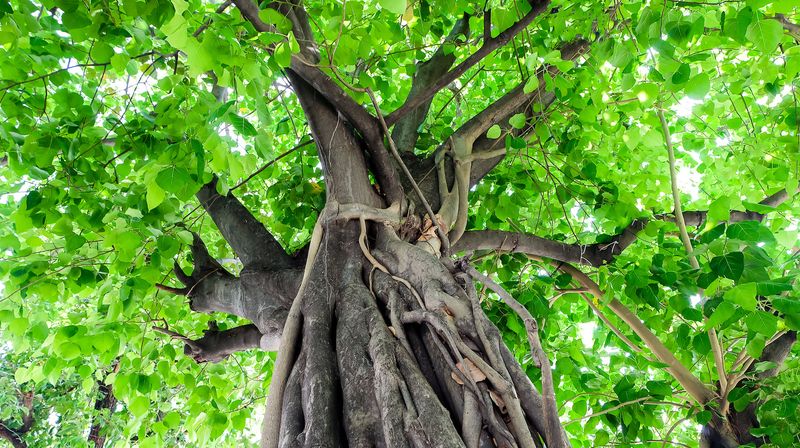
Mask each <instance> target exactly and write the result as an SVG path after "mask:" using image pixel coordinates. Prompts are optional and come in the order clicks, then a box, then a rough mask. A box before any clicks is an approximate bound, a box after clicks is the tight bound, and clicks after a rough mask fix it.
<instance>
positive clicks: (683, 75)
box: [672, 64, 692, 84]
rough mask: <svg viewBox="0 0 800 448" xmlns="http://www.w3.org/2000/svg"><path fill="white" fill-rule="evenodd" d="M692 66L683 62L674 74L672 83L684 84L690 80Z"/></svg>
mask: <svg viewBox="0 0 800 448" xmlns="http://www.w3.org/2000/svg"><path fill="white" fill-rule="evenodd" d="M691 72H692V70H691V68H690V67H689V64H681V65H680V66H679V67H678V70H676V71H675V73H673V74H672V83H673V84H683V83H685V82H686V81H688V80H689V76H690V75H691Z"/></svg>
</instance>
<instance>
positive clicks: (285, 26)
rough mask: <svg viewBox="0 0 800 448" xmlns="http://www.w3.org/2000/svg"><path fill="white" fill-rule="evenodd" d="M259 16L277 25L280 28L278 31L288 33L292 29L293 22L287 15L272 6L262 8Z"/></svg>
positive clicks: (266, 21) (265, 21)
mask: <svg viewBox="0 0 800 448" xmlns="http://www.w3.org/2000/svg"><path fill="white" fill-rule="evenodd" d="M258 18H259V19H261V20H262V21H263V22H264V23H269V24H272V25H275V27H276V28H278V31H280V32H281V33H284V34H286V33H288V32H289V31H291V30H292V22H291V21H289V19H287V18H286V16H285V15H283V14H281V13H280V12H278V11H276V10H274V9H272V8H267V9H262V10H261V11H259V12H258Z"/></svg>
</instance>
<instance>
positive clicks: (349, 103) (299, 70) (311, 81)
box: [234, 0, 403, 204]
mask: <svg viewBox="0 0 800 448" xmlns="http://www.w3.org/2000/svg"><path fill="white" fill-rule="evenodd" d="M234 3H235V4H236V6H237V8H239V11H240V12H241V13H242V16H243V17H244V18H245V19H247V20H248V21H249V22H250V23H251V24H252V25H253V27H254V28H255V29H256V31H259V32H264V31H271V30H272V27H271V26H269V25H267V24H266V23H264V22H263V21H262V20H261V19H260V18H259V17H258V12H259V10H258V6H257V5H256V4H255V3H253V2H252V1H251V0H234ZM290 67H291V68H290V69H289V70H287V74H288V75H290V76H289V79H290V80H292V79H294V80H293V81H291V82H292V85H293V86H294V87H295V91H296V92H297V90H298V85H297V81H298V77H299V78H300V79H302V80H303V81H305V82H306V83H307V84H308V85H310V86H311V87H313V89H314V90H316V91H317V92H318V93H319V94H321V95H322V96H323V97H325V99H326V100H327V101H328V103H329V104H330V106H332V107H333V109H334V110H335V111H336V112H341V113H342V115H344V116H345V117H346V118H347V120H348V121H350V123H352V125H353V126H354V127H355V128H356V129H357V130H358V131H359V132H360V133H361V134H362V135H363V136H364V140H365V141H366V146H367V150H368V152H369V155H370V157H371V159H372V162H373V169H374V170H375V175H376V178H377V180H378V183H379V185H380V187H381V191H382V192H383V194H384V195H386V198H387V200H388V202H389V203H390V204H391V203H395V202H401V201H402V200H403V187H402V185H401V183H400V179H399V176H398V175H397V172H396V170H395V169H394V166H393V165H392V163H391V160H390V159H389V154H388V151H387V150H386V148H385V146H384V144H383V137H382V133H381V132H380V128H379V127H378V123H377V120H376V118H375V117H373V116H372V115H370V113H369V112H367V110H366V109H364V108H363V107H362V106H361V105H360V104H358V103H357V102H356V101H355V100H353V98H351V97H350V96H349V95H348V94H347V93H345V91H344V90H342V88H341V87H339V85H338V84H336V82H334V81H333V79H331V77H330V76H328V75H326V74H325V73H324V72H323V71H322V70H320V69H319V67H318V66H317V65H316V64H315V63H314V62H313V61H307V60H305V59H304V58H303V57H302V56H301V55H298V54H294V55H292V59H291V65H290ZM292 73H295V74H296V75H297V76H295V77H292V76H291V74H292ZM305 90H308V89H307V88H306V89H305ZM307 99H308V98H307ZM306 102H307V103H308V101H306ZM304 110H305V112H306V116H307V117H309V119H310V118H311V116H312V115H314V114H315V113H316V110H314V109H308V108H305V109H304Z"/></svg>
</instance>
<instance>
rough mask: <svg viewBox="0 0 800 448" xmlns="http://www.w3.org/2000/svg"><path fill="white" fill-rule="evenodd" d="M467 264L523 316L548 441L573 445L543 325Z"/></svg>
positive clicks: (467, 269)
mask: <svg viewBox="0 0 800 448" xmlns="http://www.w3.org/2000/svg"><path fill="white" fill-rule="evenodd" d="M463 267H464V269H465V272H466V273H467V274H469V275H470V276H471V277H473V278H475V279H477V280H478V281H479V282H481V283H483V284H484V285H486V286H487V287H488V288H489V289H491V290H492V291H494V292H495V293H497V295H498V296H499V297H500V298H501V299H502V300H503V302H505V304H506V305H508V307H509V308H511V309H512V310H513V311H514V312H515V313H516V314H517V315H518V316H519V317H520V319H522V322H523V323H524V325H525V329H526V332H527V335H528V344H529V345H530V350H531V356H532V358H533V360H534V364H535V365H536V366H537V367H538V368H539V370H540V371H541V372H542V398H543V405H544V406H543V407H544V411H543V413H544V418H545V440H546V442H547V446H548V447H553V448H563V447H568V446H569V444H568V443H567V441H566V439H565V437H564V429H563V427H562V426H561V422H560V421H559V419H558V406H557V405H556V393H555V388H554V385H553V372H552V370H551V367H550V361H549V360H548V359H547V354H546V353H545V352H544V349H543V348H542V343H541V341H540V340H539V328H538V324H537V323H536V319H534V318H533V316H532V315H531V313H530V311H528V309H527V308H525V307H524V306H523V305H522V304H521V303H519V302H518V301H517V300H516V299H515V298H514V297H513V296H512V295H511V294H509V293H508V291H506V290H505V289H503V287H502V286H500V285H498V284H497V283H495V282H494V280H492V279H491V278H489V277H488V276H486V275H484V274H482V273H481V272H478V271H477V270H476V269H475V268H473V267H472V266H469V265H467V264H464V266H463Z"/></svg>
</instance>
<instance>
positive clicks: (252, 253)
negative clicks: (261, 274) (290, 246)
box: [197, 178, 295, 270]
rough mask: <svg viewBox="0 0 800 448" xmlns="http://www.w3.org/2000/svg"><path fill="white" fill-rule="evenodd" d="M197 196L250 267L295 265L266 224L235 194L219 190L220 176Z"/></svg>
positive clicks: (247, 266)
mask: <svg viewBox="0 0 800 448" xmlns="http://www.w3.org/2000/svg"><path fill="white" fill-rule="evenodd" d="M197 199H198V200H199V201H200V204H201V205H202V206H203V208H204V209H205V210H206V211H207V212H208V214H209V215H210V216H211V219H213V220H214V224H216V225H217V228H218V229H219V231H220V233H222V236H223V237H224V238H225V241H227V242H228V244H230V245H231V247H232V248H233V251H234V252H236V255H238V257H239V259H240V260H242V264H243V265H244V266H245V267H246V268H251V269H266V270H275V269H284V268H288V267H291V266H293V265H294V264H295V263H294V260H293V259H292V257H290V256H289V255H288V254H287V253H286V251H284V250H283V247H281V245H280V243H278V241H277V240H276V239H275V237H274V236H272V234H271V233H269V231H268V230H267V228H266V227H265V226H264V224H262V223H261V222H260V221H259V220H258V219H256V217H255V216H253V214H252V213H250V210H248V209H247V207H245V206H244V205H242V203H241V202H239V200H238V199H237V198H236V197H235V196H234V195H233V194H231V193H228V194H227V195H225V196H222V195H220V194H219V193H217V179H216V178H214V179H213V180H212V181H211V182H209V183H207V184H205V185H203V187H202V188H201V189H200V191H198V192H197Z"/></svg>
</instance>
